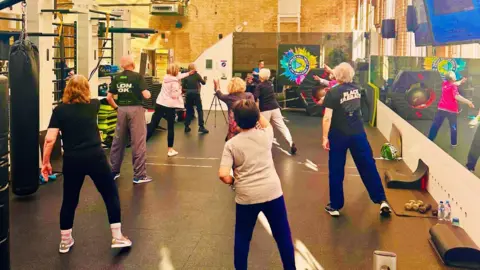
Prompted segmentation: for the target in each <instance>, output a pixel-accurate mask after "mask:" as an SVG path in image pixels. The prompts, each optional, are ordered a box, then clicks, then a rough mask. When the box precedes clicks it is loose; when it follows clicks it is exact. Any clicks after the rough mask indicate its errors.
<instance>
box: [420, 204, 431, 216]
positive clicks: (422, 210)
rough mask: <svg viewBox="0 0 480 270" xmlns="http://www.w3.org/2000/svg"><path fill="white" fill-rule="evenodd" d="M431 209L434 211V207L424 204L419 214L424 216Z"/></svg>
mask: <svg viewBox="0 0 480 270" xmlns="http://www.w3.org/2000/svg"><path fill="white" fill-rule="evenodd" d="M430 209H432V205H431V204H428V203H427V204H424V205H422V206H420V207H419V208H418V212H420V213H422V214H425V213H427V212H428V211H429V210H430ZM432 213H433V211H432Z"/></svg>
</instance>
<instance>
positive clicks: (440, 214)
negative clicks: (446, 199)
mask: <svg viewBox="0 0 480 270" xmlns="http://www.w3.org/2000/svg"><path fill="white" fill-rule="evenodd" d="M444 218H445V205H444V204H443V201H440V204H439V205H438V220H443V219H444Z"/></svg>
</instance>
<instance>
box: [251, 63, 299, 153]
mask: <svg viewBox="0 0 480 270" xmlns="http://www.w3.org/2000/svg"><path fill="white" fill-rule="evenodd" d="M258 76H259V78H260V83H259V84H258V85H257V87H256V88H255V91H254V93H253V95H254V96H255V100H256V101H258V107H259V109H260V112H261V114H262V115H263V116H264V117H265V118H266V119H267V121H268V122H269V123H271V124H272V126H274V127H275V128H276V129H278V131H280V133H282V135H283V137H284V138H285V140H286V141H287V142H288V145H289V146H290V153H291V154H292V155H295V154H296V153H297V147H296V146H295V143H294V142H293V139H292V134H290V130H289V129H288V127H287V125H285V122H284V120H283V116H282V112H281V111H280V105H278V102H277V98H276V97H275V91H273V85H272V82H270V81H269V79H270V70H269V69H267V68H262V69H261V70H260V72H259V74H258Z"/></svg>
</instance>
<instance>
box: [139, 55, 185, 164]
mask: <svg viewBox="0 0 480 270" xmlns="http://www.w3.org/2000/svg"><path fill="white" fill-rule="evenodd" d="M191 74H193V72H192V71H191V72H188V73H180V68H179V67H178V65H177V64H170V65H169V66H168V68H167V75H165V77H164V78H163V83H162V90H161V91H160V95H158V97H157V102H156V104H155V112H154V113H153V116H152V121H151V122H150V124H149V125H148V128H147V130H148V132H147V140H148V139H149V138H150V137H151V136H152V135H153V133H154V132H155V129H156V127H157V126H158V123H159V122H160V120H161V119H162V118H165V119H167V123H168V136H167V138H168V139H167V140H168V153H167V155H168V156H169V157H173V156H176V155H178V152H177V151H175V149H173V141H174V137H175V133H174V124H175V110H176V109H183V108H185V105H184V102H183V97H182V87H181V80H182V79H183V78H186V77H188V76H190V75H191Z"/></svg>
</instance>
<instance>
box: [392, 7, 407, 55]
mask: <svg viewBox="0 0 480 270" xmlns="http://www.w3.org/2000/svg"><path fill="white" fill-rule="evenodd" d="M407 6H408V1H407V0H395V19H396V24H397V25H396V28H397V38H396V40H395V55H396V56H405V55H406V54H407Z"/></svg>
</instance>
